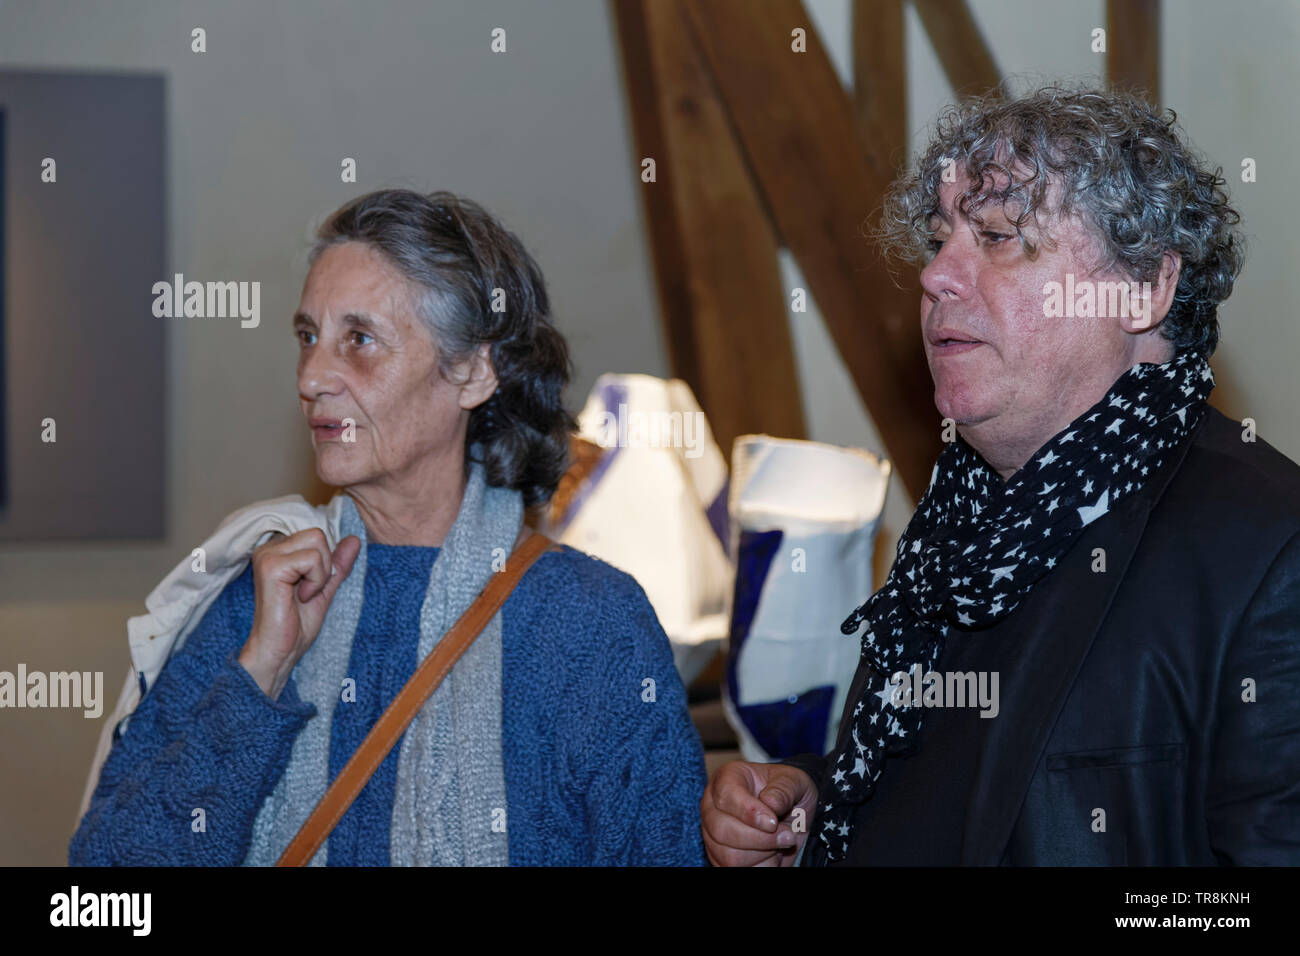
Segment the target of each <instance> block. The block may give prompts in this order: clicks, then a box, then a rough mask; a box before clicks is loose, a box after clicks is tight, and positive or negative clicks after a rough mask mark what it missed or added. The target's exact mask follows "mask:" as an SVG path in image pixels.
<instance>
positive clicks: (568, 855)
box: [68, 543, 705, 866]
mask: <svg viewBox="0 0 1300 956" xmlns="http://www.w3.org/2000/svg"><path fill="white" fill-rule="evenodd" d="M437 552H438V549H437V548H425V547H413V546H399V545H382V544H374V543H372V544H368V545H367V551H366V572H365V573H366V579H365V582H364V594H365V596H364V601H363V609H362V615H361V620H360V623H359V624H358V627H357V632H356V635H355V637H354V640H353V644H352V656H351V662H350V665H349V671H348V673H349V675H350V676H352V677H353V678H355V681H356V700H355V702H349V701H347V700H346V698H345V699H344V700H342V701H340V703H339V704H338V705H337V706H336V707H335V710H334V718H333V724H332V726H331V728H330V757H329V776H330V780H333V779H334V777H335V776H336V775H337V774H338V772H339V771H340V770H341V769H342V768H343V765H344V764H345V763H346V762H347V760H348V758H349V757H350V756H351V755H352V753H353V752H354V751H355V750H356V749H357V747H358V746H359V745H360V743H361V741H362V739H363V738H364V737H365V735H366V733H368V732H369V730H370V728H371V727H372V726H373V725H374V723H375V721H376V720H377V719H378V717H379V715H380V714H381V713H382V712H383V710H384V708H385V707H387V706H388V704H389V703H390V702H391V701H392V699H393V698H394V697H395V696H396V695H397V693H398V691H399V690H401V688H402V686H403V685H404V684H405V683H406V680H407V679H408V678H409V677H410V676H411V674H413V673H414V672H415V667H416V663H417V662H416V653H417V644H418V641H419V617H420V606H421V604H422V602H423V600H424V594H425V589H426V587H427V586H428V579H429V570H430V568H431V567H432V565H433V561H434V558H435V557H436V555H437ZM253 609H254V590H253V576H252V566H251V565H250V566H249V567H248V568H246V569H245V570H244V572H243V574H241V575H240V576H239V577H238V578H236V579H235V580H234V581H232V582H231V583H230V584H229V585H227V586H226V588H225V589H224V590H223V591H222V593H221V594H220V595H219V596H218V598H217V600H216V601H215V602H214V603H213V604H212V606H211V607H210V608H209V609H208V611H207V613H206V614H205V615H204V617H203V620H202V621H201V622H200V624H199V625H198V627H197V628H196V629H195V630H194V631H193V633H191V635H190V637H189V638H188V640H187V641H186V642H185V645H184V647H182V648H181V649H180V650H179V651H177V652H176V654H175V655H174V656H173V657H172V659H171V660H170V661H168V663H167V666H166V667H165V668H164V669H163V672H162V673H161V674H160V675H159V678H158V680H157V681H156V682H155V684H154V686H153V687H152V688H150V689H149V690H148V692H147V693H146V694H145V696H144V699H143V700H142V701H141V702H140V705H139V707H138V708H137V709H136V711H135V714H134V715H133V716H132V718H131V720H130V721H129V723H128V725H127V729H126V731H125V732H124V733H123V734H121V736H120V737H119V738H118V739H117V740H116V742H115V743H114V745H113V749H112V751H111V753H110V754H109V756H108V759H107V761H106V762H105V763H104V766H103V769H102V771H101V774H100V780H99V785H98V787H97V788H96V790H95V793H94V796H93V797H92V800H91V804H90V808H89V810H88V811H87V813H86V815H85V817H84V818H83V819H82V821H81V824H80V826H79V827H78V829H77V832H76V834H75V835H74V836H73V838H72V843H71V846H70V847H69V852H68V860H69V862H70V863H71V864H72V865H92V866H94V865H181V866H186V865H200V866H204V865H206V866H235V865H238V864H239V863H241V862H242V861H243V859H244V857H245V856H246V855H247V853H248V850H249V846H250V842H251V840H252V830H253V821H254V819H255V818H256V816H257V812H258V810H259V809H260V808H261V806H262V803H263V802H264V801H265V800H266V798H267V796H268V795H269V794H270V793H271V791H272V790H273V789H274V788H275V785H276V783H277V782H278V781H279V779H280V777H281V775H282V774H283V773H284V770H285V767H286V766H287V765H288V761H289V754H290V750H291V748H292V746H293V741H294V738H295V737H296V736H297V735H298V733H299V731H301V730H302V728H303V726H304V725H305V724H306V723H307V721H308V720H310V719H312V717H314V716H315V715H316V712H317V711H316V706H315V705H314V704H311V703H306V702H304V701H303V700H302V699H301V698H299V696H298V692H297V688H296V686H295V684H294V681H293V678H292V677H291V678H290V679H289V682H288V684H287V685H286V686H285V688H284V690H283V691H282V692H281V694H280V697H279V699H278V700H274V701H273V700H271V698H270V697H268V696H267V695H266V694H265V693H264V692H263V691H262V690H261V688H259V687H258V686H257V684H256V682H254V680H253V678H252V677H251V676H250V675H249V673H248V672H247V671H246V670H244V668H243V667H242V666H241V665H240V664H239V662H238V659H237V657H238V654H239V651H240V648H242V647H243V644H244V641H245V639H246V638H247V636H248V633H249V631H250V630H251V628H252V624H253ZM502 614H503V619H502V622H503V627H502V660H501V669H502V678H501V679H502V688H501V690H502V730H501V745H502V762H503V764H504V770H505V783H506V800H507V805H508V809H507V813H508V817H507V833H508V835H509V846H510V862H511V864H512V865H516V866H517V865H612V864H621V865H652V864H672V865H690V866H697V865H702V864H704V862H705V857H704V848H703V843H702V841H701V837H700V826H699V823H700V821H699V802H700V797H701V795H702V794H703V791H704V785H705V773H704V757H703V751H702V749H701V746H700V740H699V737H698V736H697V734H696V732H695V729H694V727H693V725H692V724H691V720H690V716H689V714H688V712H687V708H686V694H685V691H684V689H683V687H682V683H681V680H680V678H679V677H678V676H677V672H676V669H675V668H674V666H673V658H672V651H671V649H670V647H669V645H668V640H667V638H666V637H665V636H664V633H663V630H662V628H661V627H660V624H659V621H658V618H657V617H656V616H655V613H654V610H653V609H652V608H651V606H650V603H649V601H648V600H647V599H646V596H645V593H644V592H643V591H642V589H641V587H640V585H638V584H637V582H636V580H635V579H634V578H632V577H631V576H630V575H628V574H625V573H624V572H622V571H619V570H617V569H616V568H613V567H611V566H610V565H608V564H605V563H604V562H602V561H600V560H598V559H596V558H593V557H591V556H589V555H586V554H584V553H582V552H580V551H576V550H574V549H573V548H569V547H567V546H566V547H565V548H564V549H563V551H562V552H548V553H546V554H544V555H543V556H542V557H541V558H540V559H539V560H538V562H537V563H536V564H535V565H533V567H532V568H530V569H529V571H528V572H527V574H525V575H524V578H523V580H522V581H520V583H519V585H518V587H516V589H515V591H514V592H513V593H512V594H511V595H510V597H509V598H508V599H507V600H506V603H505V605H504V607H503V609H502ZM646 678H650V679H651V680H653V681H654V685H653V688H652V689H653V693H651V692H650V690H651V685H648V684H646V683H645V680H646ZM651 697H653V699H652V700H651V699H650V698H651ZM400 750H401V743H400V741H399V742H398V744H397V745H396V746H394V748H393V750H392V751H391V752H390V753H389V755H388V757H387V759H385V760H384V762H383V764H381V765H380V767H379V768H378V770H376V772H375V774H374V776H373V777H372V778H371V780H370V781H369V783H367V785H366V787H365V788H364V789H363V790H362V791H361V793H360V794H359V795H358V797H357V800H356V802H355V803H354V804H353V805H352V807H351V808H350V809H349V810H348V812H347V813H346V814H345V815H344V816H343V818H342V819H341V820H340V821H339V823H338V825H337V826H336V827H335V829H334V831H333V832H332V833H331V834H330V837H329V843H328V851H327V859H328V863H329V865H331V866H367V865H378V866H386V865H388V864H389V862H390V861H389V828H390V823H391V818H392V811H393V799H394V792H395V784H396V780H397V761H398V756H399V751H400ZM198 809H202V811H203V813H202V814H201V815H200V814H198V813H196V810H198Z"/></svg>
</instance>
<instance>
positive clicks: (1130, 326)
mask: <svg viewBox="0 0 1300 956" xmlns="http://www.w3.org/2000/svg"><path fill="white" fill-rule="evenodd" d="M1182 269H1183V257H1182V256H1180V255H1179V254H1178V253H1177V252H1175V251H1174V250H1172V249H1167V250H1165V254H1164V256H1163V257H1162V258H1161V260H1160V271H1159V273H1157V274H1156V280H1155V282H1151V283H1146V282H1144V283H1142V284H1141V289H1142V293H1141V296H1140V297H1139V299H1138V302H1137V303H1135V304H1134V305H1135V306H1136V307H1135V308H1130V309H1129V313H1128V314H1127V315H1121V316H1120V320H1119V321H1120V325H1122V326H1123V327H1124V331H1125V332H1134V333H1140V332H1148V331H1150V330H1151V329H1154V328H1155V327H1156V326H1157V325H1159V324H1160V323H1161V322H1163V321H1164V319H1165V316H1166V315H1168V314H1169V310H1170V309H1172V308H1173V306H1174V293H1175V292H1176V291H1177V290H1178V277H1179V276H1180V275H1181V274H1182ZM1148 287H1149V289H1150V294H1149V295H1148ZM1148 310H1149V311H1148Z"/></svg>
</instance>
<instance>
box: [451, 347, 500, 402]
mask: <svg viewBox="0 0 1300 956" xmlns="http://www.w3.org/2000/svg"><path fill="white" fill-rule="evenodd" d="M466 364H467V365H468V372H469V375H468V377H467V378H465V380H464V381H463V382H462V384H461V386H460V407H461V408H464V409H470V408H477V407H478V406H479V405H482V404H483V403H484V402H486V401H487V400H488V399H489V398H491V397H492V393H493V392H495V391H496V390H497V373H496V369H495V368H493V367H492V347H491V345H489V344H488V343H486V342H484V343H482V344H481V345H479V347H478V348H477V349H475V350H474V352H473V354H472V355H470V357H469V360H468V362H467V363H466Z"/></svg>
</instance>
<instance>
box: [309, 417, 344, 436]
mask: <svg viewBox="0 0 1300 956" xmlns="http://www.w3.org/2000/svg"><path fill="white" fill-rule="evenodd" d="M308 424H309V425H310V426H311V434H312V438H313V439H314V440H316V441H334V440H335V439H337V438H338V437H339V436H340V435H342V434H343V422H341V421H340V420H339V419H337V418H313V419H311V420H310V421H309V422H308Z"/></svg>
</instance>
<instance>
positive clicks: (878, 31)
mask: <svg viewBox="0 0 1300 956" xmlns="http://www.w3.org/2000/svg"><path fill="white" fill-rule="evenodd" d="M851 16H852V24H851V27H850V29H851V31H852V33H853V106H854V108H855V109H856V111H857V116H858V129H860V130H861V131H862V141H863V144H864V145H865V146H866V149H867V161H868V162H869V163H871V165H872V167H873V169H874V170H875V172H876V174H877V175H878V176H880V177H883V178H885V179H892V178H893V177H894V176H895V175H896V173H897V170H898V168H899V167H901V166H905V165H906V164H907V69H906V64H905V63H904V56H903V54H904V52H905V51H904V35H903V0H853V7H852V14H851Z"/></svg>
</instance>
